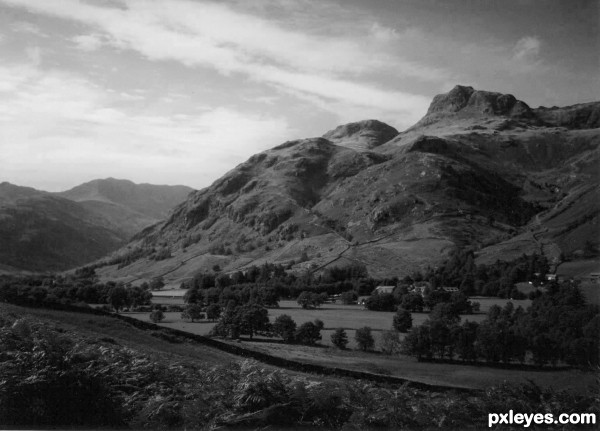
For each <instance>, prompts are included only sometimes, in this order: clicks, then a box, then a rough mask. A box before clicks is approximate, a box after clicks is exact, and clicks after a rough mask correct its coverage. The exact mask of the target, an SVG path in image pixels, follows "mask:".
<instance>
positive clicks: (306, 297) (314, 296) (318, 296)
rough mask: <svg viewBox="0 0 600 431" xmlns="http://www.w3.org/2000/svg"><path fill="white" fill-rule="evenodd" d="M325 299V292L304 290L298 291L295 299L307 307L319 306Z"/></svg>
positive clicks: (326, 297) (303, 306)
mask: <svg viewBox="0 0 600 431" xmlns="http://www.w3.org/2000/svg"><path fill="white" fill-rule="evenodd" d="M327 299H328V296H327V294H326V293H325V292H323V293H314V292H309V291H306V290H305V291H303V292H302V293H300V295H298V298H297V299H296V301H297V302H298V304H299V305H300V306H301V307H302V308H304V309H308V308H317V307H320V306H321V305H323V304H324V303H325V301H327Z"/></svg>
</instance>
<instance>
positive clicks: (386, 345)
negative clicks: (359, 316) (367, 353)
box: [381, 331, 400, 355]
mask: <svg viewBox="0 0 600 431" xmlns="http://www.w3.org/2000/svg"><path fill="white" fill-rule="evenodd" d="M381 351H382V352H383V353H385V354H386V355H395V354H397V353H400V337H399V336H398V332H396V331H383V333H382V334H381Z"/></svg>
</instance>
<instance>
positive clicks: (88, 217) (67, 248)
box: [0, 182, 125, 271]
mask: <svg viewBox="0 0 600 431" xmlns="http://www.w3.org/2000/svg"><path fill="white" fill-rule="evenodd" d="M124 240H125V238H124V237H122V236H120V235H119V234H118V233H116V232H114V231H112V230H110V229H108V228H106V227H105V226H104V223H103V221H102V220H101V218H100V217H98V216H97V215H95V214H93V213H91V212H89V211H88V210H86V209H85V208H83V207H82V206H80V205H78V204H77V203H75V202H72V201H70V200H68V199H64V198H61V197H58V196H54V195H52V194H50V193H46V192H42V191H39V190H35V189H31V188H28V187H19V186H15V185H12V184H9V183H6V182H5V183H1V184H0V244H2V246H1V247H0V262H1V263H2V264H3V266H7V267H12V269H26V270H30V271H45V270H60V269H67V268H72V267H74V266H77V265H81V264H83V263H85V262H89V261H92V260H94V259H97V258H98V257H100V256H102V255H104V254H106V253H108V252H110V251H111V250H114V249H115V248H117V247H118V246H120V245H122V244H123V242H124Z"/></svg>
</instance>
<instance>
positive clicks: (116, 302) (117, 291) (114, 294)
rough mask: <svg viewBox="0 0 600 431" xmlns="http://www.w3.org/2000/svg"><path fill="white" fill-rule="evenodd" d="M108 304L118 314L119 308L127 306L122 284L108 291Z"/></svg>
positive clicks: (125, 292)
mask: <svg viewBox="0 0 600 431" xmlns="http://www.w3.org/2000/svg"><path fill="white" fill-rule="evenodd" d="M107 299H108V302H109V303H110V305H112V307H113V308H114V309H115V311H116V312H117V313H118V312H119V310H120V309H121V308H123V307H124V306H125V305H127V290H126V289H125V287H123V284H117V285H116V286H115V287H113V288H112V289H110V290H109V291H108V298H107Z"/></svg>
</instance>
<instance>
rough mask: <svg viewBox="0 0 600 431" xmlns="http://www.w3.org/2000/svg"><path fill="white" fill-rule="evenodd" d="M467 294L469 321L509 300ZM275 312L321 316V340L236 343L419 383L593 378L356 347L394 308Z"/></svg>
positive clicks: (560, 384)
mask: <svg viewBox="0 0 600 431" xmlns="http://www.w3.org/2000/svg"><path fill="white" fill-rule="evenodd" d="M472 299H473V300H474V301H477V302H479V303H480V306H481V312H480V313H479V314H474V315H468V316H463V319H468V320H470V321H481V320H483V319H484V318H485V313H487V311H488V310H489V308H490V307H491V306H493V305H498V306H500V307H503V306H504V305H505V304H506V303H507V302H509V301H510V300H508V299H500V298H487V297H475V298H472ZM157 302H160V303H164V301H163V299H162V298H161V299H157ZM511 302H513V304H514V305H515V306H518V305H521V306H523V307H524V308H526V307H527V306H528V305H529V304H530V301H529V300H512V301H511ZM129 314H131V315H132V316H133V317H137V318H139V319H141V320H145V321H148V320H149V317H148V316H149V313H129ZM281 314H288V315H290V316H291V317H292V319H294V321H296V323H297V324H298V325H300V324H302V323H303V322H308V321H313V320H314V319H321V320H322V321H323V322H324V324H325V329H324V330H323V331H322V332H321V334H322V337H323V338H322V341H321V346H316V347H310V346H300V345H289V344H280V343H273V342H270V341H269V340H268V339H257V340H254V341H252V342H250V341H241V342H240V343H241V344H242V345H244V347H247V348H251V349H255V350H258V351H262V352H265V353H268V354H271V355H274V356H279V357H283V358H287V359H293V360H298V361H302V362H307V363H313V364H319V365H324V366H329V367H339V368H348V369H356V370H361V371H368V372H373V373H379V374H387V375H393V376H397V377H403V378H408V379H412V380H416V381H420V382H424V383H430V384H443V385H448V386H460V387H471V388H486V387H488V386H490V385H492V384H495V383H500V382H503V381H506V382H509V383H525V382H526V381H527V380H532V381H534V382H535V383H536V384H538V385H540V386H543V387H553V388H556V389H563V388H564V389H572V390H573V391H576V392H579V393H582V392H585V391H586V390H587V389H588V385H589V384H590V383H591V381H592V380H593V378H594V375H593V374H590V373H585V372H581V371H577V370H561V371H551V370H548V371H545V370H544V371H531V370H514V369H510V370H509V369H500V368H490V367H482V366H469V365H460V364H443V363H426V362H418V361H417V360H416V359H414V358H411V357H407V356H404V355H397V356H387V355H383V354H381V353H378V352H366V353H365V352H360V351H357V350H356V343H355V341H354V331H355V330H356V329H357V328H360V327H362V326H370V327H371V328H372V329H373V335H374V338H375V342H376V345H375V346H376V349H378V348H379V344H378V343H379V339H380V336H381V334H382V331H383V330H387V329H390V328H391V325H392V318H393V315H394V313H391V312H376V311H369V310H365V309H363V307H362V306H358V305H342V304H324V305H323V307H322V308H318V309H314V310H304V309H302V308H301V307H300V306H299V305H298V304H297V303H296V302H295V301H280V308H275V309H269V317H270V319H271V321H274V319H275V318H276V317H277V316H279V315H281ZM165 316H166V318H165V320H164V321H163V322H162V323H161V324H162V325H163V326H166V327H171V328H176V329H180V330H183V331H187V332H191V333H195V334H200V335H206V334H208V333H209V332H210V330H211V329H212V327H213V326H214V325H215V324H214V323H212V322H195V323H191V322H185V321H182V320H181V316H180V313H174V312H167V313H165ZM426 319H427V314H426V313H413V324H415V325H419V324H421V323H423V322H424V321H425V320H426ZM338 327H342V328H345V329H346V332H347V334H348V338H349V340H350V343H349V345H348V347H349V348H348V349H347V350H339V349H336V348H333V347H332V343H331V338H330V337H331V334H332V333H333V331H334V330H335V328H338ZM236 343H238V342H236Z"/></svg>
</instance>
